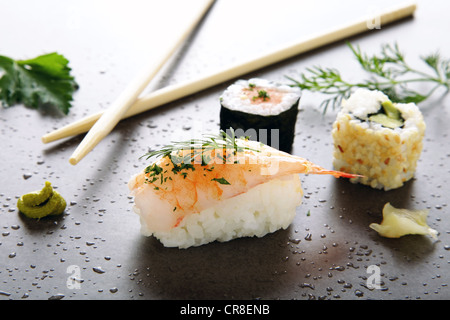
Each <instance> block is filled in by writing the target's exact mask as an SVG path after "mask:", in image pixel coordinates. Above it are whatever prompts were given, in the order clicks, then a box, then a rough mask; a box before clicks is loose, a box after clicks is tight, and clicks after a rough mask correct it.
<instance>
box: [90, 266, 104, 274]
mask: <svg viewBox="0 0 450 320" xmlns="http://www.w3.org/2000/svg"><path fill="white" fill-rule="evenodd" d="M92 270H94V272H97V273H105V270H103V269H102V268H101V267H93V268H92Z"/></svg>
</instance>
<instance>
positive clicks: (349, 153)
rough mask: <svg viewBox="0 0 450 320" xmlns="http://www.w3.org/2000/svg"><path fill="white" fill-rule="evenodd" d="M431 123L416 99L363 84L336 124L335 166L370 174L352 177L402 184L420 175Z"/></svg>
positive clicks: (395, 185)
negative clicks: (401, 99) (399, 98)
mask: <svg viewBox="0 0 450 320" xmlns="http://www.w3.org/2000/svg"><path fill="white" fill-rule="evenodd" d="M425 127H426V126H425V122H424V120H423V116H422V113H421V112H420V110H419V109H418V107H417V106H416V105H415V104H414V103H408V104H402V103H392V102H391V101H390V100H389V98H388V97H387V96H386V95H385V94H383V93H382V92H380V91H375V90H373V91H371V90H367V89H358V90H357V91H355V92H354V93H353V94H352V95H351V96H350V97H349V99H348V100H346V101H343V105H342V109H341V110H340V111H339V113H338V115H337V118H336V121H335V122H334V124H333V130H332V136H333V141H334V153H333V157H334V159H333V165H334V167H335V168H336V170H341V171H345V172H352V173H355V174H360V175H363V176H364V177H358V178H353V179H351V181H352V182H355V183H357V182H359V183H362V184H365V185H369V186H371V187H372V188H376V189H384V190H390V189H396V188H399V187H401V186H403V184H404V183H405V182H406V181H408V180H410V179H411V178H412V177H413V176H414V173H415V170H416V166H417V161H418V159H419V157H420V154H421V152H422V148H423V137H424V134H425Z"/></svg>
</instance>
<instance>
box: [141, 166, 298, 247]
mask: <svg viewBox="0 0 450 320" xmlns="http://www.w3.org/2000/svg"><path fill="white" fill-rule="evenodd" d="M302 196H303V191H302V187H301V182H300V177H299V175H298V174H295V175H291V176H287V177H283V178H278V179H274V180H271V181H269V182H266V183H263V184H261V185H258V186H256V187H254V188H252V189H250V190H249V191H248V192H246V193H243V194H241V195H238V196H236V197H233V198H228V199H224V200H222V201H220V202H218V203H217V204H215V205H214V206H212V207H210V208H207V209H205V210H203V211H201V212H200V213H198V214H191V215H188V216H187V217H186V218H185V219H183V221H182V222H181V224H180V225H179V226H177V227H176V228H173V229H171V230H169V231H154V230H153V229H152V226H151V225H148V224H147V223H146V220H145V219H142V215H141V212H140V210H139V208H138V207H136V206H134V211H135V212H136V213H137V214H138V215H139V216H140V217H141V233H142V234H143V235H144V236H151V235H153V236H154V237H155V238H157V239H158V240H159V241H160V242H161V243H162V244H163V245H164V246H165V247H178V248H180V249H185V248H189V247H195V246H200V245H204V244H207V243H210V242H214V241H219V242H226V241H230V240H233V239H236V238H241V237H253V236H256V237H263V236H264V235H266V234H268V233H273V232H275V231H277V230H280V229H286V228H287V227H288V226H289V225H290V224H291V223H292V221H293V220H294V217H295V214H296V207H297V206H299V205H300V204H301V202H302Z"/></svg>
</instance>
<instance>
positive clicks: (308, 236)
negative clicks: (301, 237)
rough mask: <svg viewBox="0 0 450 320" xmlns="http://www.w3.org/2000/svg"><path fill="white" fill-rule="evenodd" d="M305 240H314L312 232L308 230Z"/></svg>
mask: <svg viewBox="0 0 450 320" xmlns="http://www.w3.org/2000/svg"><path fill="white" fill-rule="evenodd" d="M305 240H306V241H311V240H312V234H311V233H309V232H308V234H307V235H306V236H305Z"/></svg>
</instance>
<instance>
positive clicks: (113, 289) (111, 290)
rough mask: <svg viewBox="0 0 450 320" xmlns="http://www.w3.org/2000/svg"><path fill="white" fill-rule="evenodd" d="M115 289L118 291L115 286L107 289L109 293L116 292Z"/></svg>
mask: <svg viewBox="0 0 450 320" xmlns="http://www.w3.org/2000/svg"><path fill="white" fill-rule="evenodd" d="M117 291H119V289H117V287H114V288H111V289H109V292H111V293H116V292H117Z"/></svg>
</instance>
